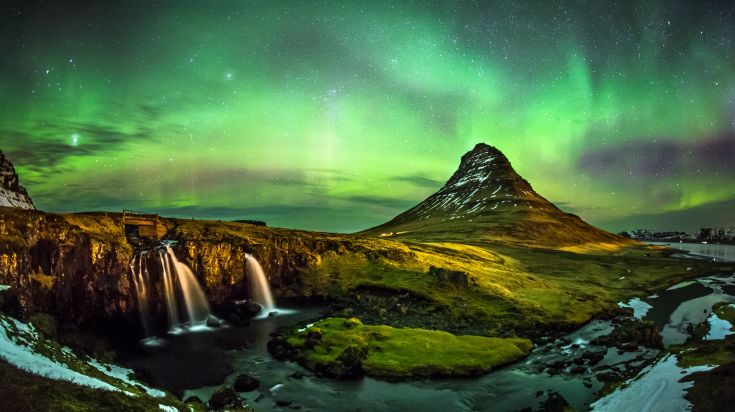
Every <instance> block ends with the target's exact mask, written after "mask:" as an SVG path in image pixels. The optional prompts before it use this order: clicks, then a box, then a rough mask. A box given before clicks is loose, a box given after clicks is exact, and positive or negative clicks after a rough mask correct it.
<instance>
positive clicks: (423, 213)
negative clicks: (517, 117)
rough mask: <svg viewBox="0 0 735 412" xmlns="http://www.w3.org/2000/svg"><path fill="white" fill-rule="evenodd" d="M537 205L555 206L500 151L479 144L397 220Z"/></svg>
mask: <svg viewBox="0 0 735 412" xmlns="http://www.w3.org/2000/svg"><path fill="white" fill-rule="evenodd" d="M534 207H536V208H541V209H549V208H555V207H554V206H553V205H552V204H551V203H549V202H548V201H547V200H546V199H544V198H542V197H541V196H539V195H538V194H536V192H534V191H533V189H532V188H531V185H530V184H528V182H527V181H526V180H524V179H523V178H522V177H521V176H519V175H518V173H516V171H515V170H514V169H513V167H512V166H511V164H510V161H509V160H508V158H507V157H505V155H504V154H503V153H502V152H501V151H500V150H498V149H497V148H495V147H493V146H490V145H487V144H485V143H479V144H477V145H476V146H475V147H474V149H472V150H471V151H469V152H467V153H465V154H464V155H463V156H462V160H461V162H460V164H459V168H458V169H457V171H456V172H454V174H453V175H452V177H451V178H449V180H448V181H447V183H446V184H445V185H444V186H443V187H442V188H441V189H439V191H437V192H436V193H434V194H433V195H431V196H429V198H427V199H426V200H425V201H424V202H421V203H420V204H418V205H417V206H416V207H414V208H412V209H410V210H408V211H406V212H405V213H403V214H401V215H399V216H397V217H396V218H395V219H394V221H396V222H403V221H409V220H414V219H418V220H432V219H440V220H442V221H446V220H454V219H465V218H471V217H472V216H477V215H481V214H493V213H499V212H500V211H501V210H503V209H509V208H515V209H517V210H521V209H533V208H534ZM519 208H520V209H519Z"/></svg>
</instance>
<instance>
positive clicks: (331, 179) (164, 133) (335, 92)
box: [0, 1, 735, 231]
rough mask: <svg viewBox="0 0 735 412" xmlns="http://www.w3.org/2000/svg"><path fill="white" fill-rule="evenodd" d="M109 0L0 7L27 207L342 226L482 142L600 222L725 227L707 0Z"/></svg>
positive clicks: (711, 8)
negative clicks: (29, 198) (29, 199)
mask: <svg viewBox="0 0 735 412" xmlns="http://www.w3.org/2000/svg"><path fill="white" fill-rule="evenodd" d="M110 3H112V2H96V3H88V2H66V4H61V3H53V2H52V3H41V2H33V1H16V2H13V1H11V2H5V3H3V5H2V6H0V7H1V8H0V32H1V33H2V36H0V149H2V150H3V151H4V152H5V153H6V155H7V156H8V158H10V159H11V160H12V162H13V163H14V164H15V166H16V168H17V170H18V172H19V174H20V177H21V183H22V184H23V185H24V186H25V187H26V188H27V189H28V192H29V194H30V195H31V196H32V198H33V200H34V202H35V204H36V206H37V207H38V208H39V209H43V210H48V211H82V210H119V209H123V208H132V209H138V210H146V211H155V212H160V213H163V214H166V215H171V216H182V217H198V218H216V219H234V218H243V219H261V220H265V221H267V222H268V223H269V225H273V226H286V227H298V228H304V229H316V230H328V231H356V230H359V229H364V228H367V227H370V226H373V225H376V224H379V223H382V222H385V221H387V220H389V219H390V218H392V217H394V216H395V215H397V214H398V213H399V212H401V211H403V210H405V209H408V208H409V207H411V206H413V205H415V204H417V203H418V202H420V201H421V200H423V199H424V198H426V197H427V195H429V194H430V193H433V192H435V191H436V190H437V189H439V188H440V187H442V185H443V184H444V182H445V181H446V179H447V178H449V176H450V174H451V172H452V171H453V170H455V169H456V168H457V159H458V158H459V157H460V156H461V154H462V153H465V152H467V151H468V150H469V149H471V148H472V147H474V145H475V144H476V143H478V142H486V143H488V144H491V145H493V146H496V147H498V148H499V149H501V150H502V151H503V153H505V154H506V155H507V156H508V158H509V160H510V161H511V162H512V163H513V166H514V167H515V169H516V170H517V171H518V173H519V174H521V175H522V176H524V177H525V178H526V179H528V180H529V181H530V182H532V183H533V186H534V189H536V190H537V191H538V192H539V193H540V194H542V195H543V196H544V197H546V198H547V199H549V200H550V201H552V202H554V203H556V204H557V205H559V206H560V207H562V208H563V209H565V210H567V211H571V212H574V213H577V214H579V215H580V216H581V217H582V218H584V219H585V220H587V221H589V222H591V223H593V224H597V225H600V226H602V227H603V228H607V229H611V230H618V229H622V228H627V227H630V226H631V225H632V226H637V223H636V222H638V220H642V221H646V222H650V223H651V224H650V225H649V226H653V227H658V228H669V227H673V228H682V229H686V228H687V227H682V225H685V226H686V225H696V224H697V223H702V224H707V223H709V224H735V221H733V218H734V217H733V214H732V213H731V210H732V207H735V185H733V184H732V182H733V181H734V179H735V161H734V160H733V159H735V44H734V43H733V41H734V40H735V6H732V5H727V4H725V2H723V3H722V4H719V3H716V2H713V3H709V2H671V1H660V2H654V1H651V2H566V1H563V2H559V1H544V2H526V3H521V2H515V1H505V2H476V3H470V2H454V1H448V2H432V4H429V3H428V2H397V1H386V2H365V1H361V2H346V1H326V2H325V1H320V2H304V3H301V2H277V1H262V2H251V1H217V2H203V1H196V2H195V1H176V2H174V1H169V2H158V3H152V2H142V1H134V2H133V1H130V2H115V4H110ZM654 215H655V216H656V217H652V216H654ZM728 219H729V220H728Z"/></svg>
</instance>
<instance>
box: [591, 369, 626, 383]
mask: <svg viewBox="0 0 735 412" xmlns="http://www.w3.org/2000/svg"><path fill="white" fill-rule="evenodd" d="M595 377H596V378H597V380H598V381H600V382H618V381H620V380H621V379H622V377H621V376H620V375H618V374H617V373H615V372H613V371H608V372H602V373H598V374H597V376H595Z"/></svg>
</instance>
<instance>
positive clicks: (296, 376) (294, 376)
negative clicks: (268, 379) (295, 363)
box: [289, 371, 304, 379]
mask: <svg viewBox="0 0 735 412" xmlns="http://www.w3.org/2000/svg"><path fill="white" fill-rule="evenodd" d="M289 377H290V378H291V379H303V378H304V374H303V373H301V372H298V371H296V372H294V373H292V374H291V376H289Z"/></svg>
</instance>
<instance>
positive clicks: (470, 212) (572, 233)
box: [363, 143, 629, 247]
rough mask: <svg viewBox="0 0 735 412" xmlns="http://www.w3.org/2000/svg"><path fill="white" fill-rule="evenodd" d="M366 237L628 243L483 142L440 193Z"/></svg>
mask: <svg viewBox="0 0 735 412" xmlns="http://www.w3.org/2000/svg"><path fill="white" fill-rule="evenodd" d="M363 233H366V234H376V235H383V236H398V237H401V238H404V239H406V240H419V241H440V240H462V241H464V242H465V243H466V242H472V243H485V242H502V243H521V244H527V245H533V246H541V247H558V246H566V245H579V244H624V243H629V241H627V240H626V239H623V238H621V237H619V236H617V235H614V234H612V233H608V232H605V231H603V230H601V229H598V228H596V227H594V226H591V225H589V224H587V223H585V222H584V221H583V220H582V219H580V218H579V217H578V216H576V215H573V214H570V213H565V212H563V211H561V210H560V209H559V208H557V207H556V206H554V204H553V203H551V202H549V201H548V200H546V199H545V198H544V197H542V196H541V195H539V194H538V193H536V192H535V191H534V190H533V188H532V187H531V185H530V184H529V183H528V182H527V181H526V180H525V179H523V178H522V177H521V176H520V175H518V173H516V171H515V170H513V167H512V166H511V164H510V161H509V160H508V158H507V157H505V155H504V154H503V153H502V152H501V151H500V150H498V149H497V148H495V147H493V146H489V145H487V144H484V143H480V144H478V145H476V146H475V148H474V149H472V150H471V151H469V152H467V153H466V154H465V155H464V156H462V161H461V162H460V164H459V168H458V169H457V171H456V172H454V174H453V175H452V177H451V178H450V179H449V180H448V181H447V183H446V184H445V185H444V186H443V187H442V188H441V189H439V191H437V192H436V193H434V194H432V195H431V196H429V197H428V198H426V200H424V201H423V202H421V203H419V204H418V205H416V206H414V207H413V208H411V209H409V210H407V211H405V212H403V213H401V214H400V215H398V216H396V217H395V218H393V219H392V220H391V221H389V222H387V223H384V224H382V225H380V226H377V227H374V228H371V229H368V230H366V231H365V232H363Z"/></svg>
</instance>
